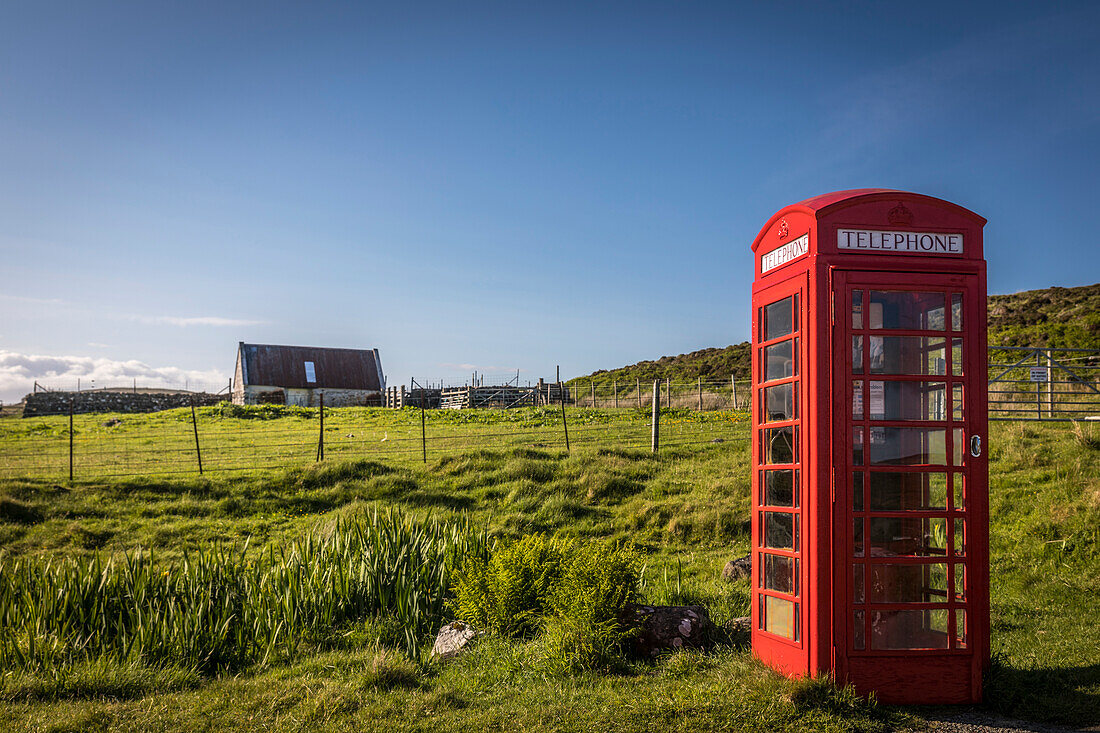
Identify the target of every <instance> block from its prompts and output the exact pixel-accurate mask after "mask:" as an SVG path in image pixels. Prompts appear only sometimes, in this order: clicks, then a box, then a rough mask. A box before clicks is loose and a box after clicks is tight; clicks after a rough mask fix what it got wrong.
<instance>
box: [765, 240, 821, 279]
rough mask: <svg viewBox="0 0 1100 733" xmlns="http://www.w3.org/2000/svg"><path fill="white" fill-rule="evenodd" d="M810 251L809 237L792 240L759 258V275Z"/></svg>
mask: <svg viewBox="0 0 1100 733" xmlns="http://www.w3.org/2000/svg"><path fill="white" fill-rule="evenodd" d="M809 251H810V235H809V234H803V235H802V236H801V237H799V238H798V239H792V240H791V241H789V242H787V243H786V244H784V245H781V246H779V247H776V248H775V249H773V250H772V251H771V252H765V253H764V255H763V256H762V257H761V258H760V274H761V275H763V274H764V273H765V272H767V271H768V270H774V269H775V268H777V267H779V266H780V265H785V264H787V263H788V262H790V261H791V260H793V259H795V258H797V257H801V256H802V255H804V254H806V253H807V252H809Z"/></svg>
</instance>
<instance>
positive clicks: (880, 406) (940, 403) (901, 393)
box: [870, 381, 947, 420]
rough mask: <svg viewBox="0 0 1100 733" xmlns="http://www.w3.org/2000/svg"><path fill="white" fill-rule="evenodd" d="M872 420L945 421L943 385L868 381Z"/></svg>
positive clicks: (944, 391)
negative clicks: (869, 383)
mask: <svg viewBox="0 0 1100 733" xmlns="http://www.w3.org/2000/svg"><path fill="white" fill-rule="evenodd" d="M870 392H871V397H870V399H871V419H872V420H946V419H947V385H946V384H944V383H943V382H878V381H872V382H871V385H870Z"/></svg>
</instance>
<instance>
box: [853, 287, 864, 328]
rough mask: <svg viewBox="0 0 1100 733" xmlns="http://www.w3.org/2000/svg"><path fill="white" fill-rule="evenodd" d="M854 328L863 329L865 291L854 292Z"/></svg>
mask: <svg viewBox="0 0 1100 733" xmlns="http://www.w3.org/2000/svg"><path fill="white" fill-rule="evenodd" d="M852 328H853V329H855V330H859V329H861V328H863V291H862V290H853V291H852Z"/></svg>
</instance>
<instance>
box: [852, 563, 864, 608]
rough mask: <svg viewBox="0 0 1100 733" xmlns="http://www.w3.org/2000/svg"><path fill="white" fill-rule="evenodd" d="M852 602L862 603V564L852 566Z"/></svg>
mask: <svg viewBox="0 0 1100 733" xmlns="http://www.w3.org/2000/svg"><path fill="white" fill-rule="evenodd" d="M852 602H853V603H863V566H862V565H853V566H852Z"/></svg>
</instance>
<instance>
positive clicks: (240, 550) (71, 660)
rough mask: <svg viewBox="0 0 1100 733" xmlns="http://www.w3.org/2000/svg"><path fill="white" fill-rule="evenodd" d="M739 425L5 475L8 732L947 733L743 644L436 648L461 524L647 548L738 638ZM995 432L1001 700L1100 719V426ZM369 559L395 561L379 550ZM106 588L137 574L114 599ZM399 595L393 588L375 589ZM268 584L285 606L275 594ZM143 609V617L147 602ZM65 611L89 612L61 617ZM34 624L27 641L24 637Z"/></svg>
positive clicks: (529, 639) (994, 704)
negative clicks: (729, 578)
mask: <svg viewBox="0 0 1100 733" xmlns="http://www.w3.org/2000/svg"><path fill="white" fill-rule="evenodd" d="M593 412H597V411H593ZM378 413H379V418H378V419H379V420H385V419H391V420H393V424H392V425H391V430H393V429H394V428H397V427H398V426H399V423H400V420H401V419H403V418H402V416H401V415H399V414H396V413H395V412H394V411H382V410H379V411H378ZM493 418H495V416H494V415H492V414H489V413H486V414H485V419H493ZM132 419H133V420H135V421H137V420H141V419H150V418H148V417H144V416H143V417H134V418H132ZM286 419H289V418H285V417H284V418H273V420H286ZM639 419H641V417H640V418H639ZM731 430H732V432H733V433H734V434H732V435H729V436H728V439H726V440H723V441H722V442H705V443H698V444H692V445H683V446H676V447H674V448H671V449H669V450H662V452H661V454H660V456H659V457H654V456H653V455H652V454H650V453H649V452H648V451H639V450H631V449H622V448H606V447H603V448H596V447H594V446H593V447H587V448H583V449H580V450H578V449H577V448H576V446H574V448H573V450H572V451H571V452H570V453H566V452H564V451H562V450H558V449H553V448H542V449H536V448H533V447H530V446H529V447H526V448H518V447H514V448H507V449H504V450H469V451H467V452H464V453H461V454H459V455H445V456H440V457H438V458H433V459H431V460H429V462H427V463H421V462H418V461H407V462H406V461H400V460H397V461H392V462H391V461H390V460H388V459H387V460H386V461H384V462H383V461H380V460H375V459H368V458H361V459H360V460H352V461H348V460H343V461H340V460H338V461H325V462H322V463H318V464H314V465H310V466H306V467H298V468H293V469H288V470H265V469H260V468H258V469H256V470H255V471H252V472H243V473H238V472H233V473H229V472H215V473H214V474H213V475H209V474H208V475H207V476H204V477H199V476H194V475H190V476H188V475H178V476H173V477H171V478H161V479H152V478H148V479H127V480H118V479H99V480H88V481H77V482H75V483H73V484H71V485H69V486H64V487H63V486H60V485H59V484H57V483H56V481H55V480H53V479H39V480H35V479H22V480H8V481H0V546H3V547H4V552H0V558H4V559H2V560H0V564H4V563H6V567H7V568H8V572H0V579H3V580H4V581H5V582H6V583H8V584H9V585H10V586H11V588H10V590H12V591H16V590H18V591H19V593H14V592H12V593H8V594H7V595H6V596H4V597H6V598H7V601H6V602H7V603H8V605H9V606H11V607H12V608H16V607H19V606H20V605H21V604H22V605H25V602H24V601H25V599H26V598H35V597H41V598H42V599H43V600H44V601H48V602H49V604H50V606H49V608H46V607H45V606H43V613H42V614H41V615H40V616H39V619H40V621H39V622H38V626H36V627H35V628H39V631H40V634H41V635H40V636H38V637H37V638H36V641H38V642H41V643H39V644H36V645H35V646H34V647H33V648H31V647H30V646H28V645H26V644H20V643H16V644H8V645H7V646H5V647H4V655H3V660H4V661H3V664H0V730H11V731H20V730H28V731H29V730H89V729H90V730H133V729H150V730H151V729H155V730H200V729H201V730H257V729H287V730H289V729H293V730H303V729H339V730H432V731H438V732H439V733H444V732H446V731H467V730H471V729H485V730H494V729H526V730H546V729H556V730H578V731H584V730H590V731H600V732H601V733H606V732H608V731H641V730H657V729H660V730H667V731H677V730H684V731H687V730H716V731H717V730H722V731H738V730H761V731H763V730H769V731H770V730H837V731H841V730H859V731H887V730H899V729H909V730H914V729H920V728H922V727H923V726H924V723H923V721H921V720H920V719H919V718H917V717H914V716H919V715H921V714H922V711H921V710H905V709H899V708H892V707H888V706H883V705H876V704H874V703H873V702H867V701H864V700H859V699H857V698H855V697H854V696H853V695H852V694H851V692H850V691H848V690H837V689H835V688H833V687H832V686H831V685H829V684H828V682H827V681H824V680H806V681H802V682H791V681H788V680H785V679H783V678H781V677H779V676H778V675H776V674H774V673H773V672H771V671H770V670H768V669H766V668H764V667H763V666H762V665H761V664H759V663H758V662H756V661H754V660H753V658H752V655H751V652H750V650H749V649H748V646H747V637H746V636H745V635H744V634H743V633H730V634H725V633H723V634H721V635H719V637H718V638H716V639H715V645H714V647H713V648H712V649H710V650H708V651H693V650H685V651H683V652H680V653H676V654H670V655H667V656H662V657H660V658H658V659H656V660H654V661H641V660H633V659H618V660H617V661H616V662H615V663H614V664H613V665H609V666H606V667H603V666H601V667H596V668H593V669H589V670H587V671H582V672H575V671H569V670H560V669H557V668H556V667H555V666H554V665H553V664H550V662H553V661H554V659H555V657H554V655H553V650H554V648H555V647H554V642H555V639H556V638H558V637H554V636H553V635H552V634H551V633H550V632H551V631H552V627H547V628H544V627H543V626H542V625H541V622H540V625H539V630H538V631H537V632H536V633H535V635H534V636H521V637H518V638H516V637H513V636H509V635H506V634H504V633H500V632H497V633H493V634H490V635H489V636H487V637H485V638H484V639H483V640H482V642H481V643H479V644H478V645H477V646H475V647H474V649H473V651H472V652H470V653H469V654H467V655H464V656H463V657H461V658H459V659H458V660H456V661H455V662H454V663H451V664H447V665H440V664H438V663H437V662H435V661H432V660H431V659H430V658H429V657H428V649H429V648H430V644H431V633H430V631H431V629H432V628H434V626H435V624H437V623H439V622H440V621H442V620H447V619H449V618H451V615H450V614H451V613H453V612H455V611H456V610H461V605H462V604H459V603H457V602H456V601H455V597H454V595H453V594H452V591H451V589H450V588H449V587H448V586H445V585H443V584H442V583H441V580H442V578H443V575H439V574H433V573H435V572H436V570H439V569H440V568H442V570H439V572H440V573H443V572H444V571H446V569H447V567H448V566H449V565H450V564H451V562H452V560H451V559H448V558H456V557H457V555H454V554H448V552H450V549H451V548H453V547H454V543H455V542H456V541H462V542H465V541H466V540H465V539H463V538H464V537H468V536H469V535H467V534H466V530H465V529H463V530H462V531H461V532H460V533H458V534H455V533H453V532H451V531H450V530H448V532H447V533H444V532H443V531H442V529H445V528H447V527H461V528H469V529H470V531H473V532H476V533H477V534H478V535H480V533H482V532H484V533H486V535H487V536H488V539H489V540H490V543H491V544H492V543H496V544H495V547H494V549H493V550H492V553H493V554H492V556H493V557H496V556H497V552H499V551H503V550H506V549H507V548H509V547H515V546H517V545H515V544H513V543H518V542H523V541H524V540H525V538H528V539H527V540H526V541H527V542H528V543H530V542H535V543H536V544H539V546H543V545H544V544H545V543H541V541H538V540H530V539H529V538H530V537H531V536H532V535H542V536H545V537H554V538H557V540H560V541H562V542H571V543H578V545H577V546H578V547H589V546H595V544H594V543H615V546H622V544H621V543H624V542H629V543H632V545H633V547H634V548H635V549H636V550H637V552H638V553H640V554H641V556H642V557H643V558H644V562H645V566H644V567H643V568H642V569H641V570H640V572H641V576H642V582H641V584H640V587H639V588H638V594H639V597H640V598H642V599H644V600H645V601H646V602H651V603H701V604H703V605H704V606H706V607H707V608H708V609H709V611H710V615H711V618H712V619H713V620H714V621H715V622H717V623H718V624H719V625H720V626H723V625H725V624H728V623H729V622H730V621H731V619H733V618H736V617H739V616H743V615H746V614H747V613H748V610H749V609H748V604H749V599H750V588H749V584H748V581H747V580H739V581H736V582H733V583H725V582H723V581H722V580H721V578H720V573H721V569H722V566H723V565H724V563H725V562H726V561H727V560H728V559H729V558H730V557H735V556H740V555H743V554H745V553H746V552H748V550H749V543H750V536H749V520H750V487H749V471H748V466H749V463H750V459H751V450H750V442H749V440H748V437H749V426H748V425H747V423H745V422H743V421H739V422H735V423H733V424H732V428H731ZM989 443H990V446H991V452H990V508H991V514H992V517H993V522H992V526H991V536H990V551H991V552H990V555H991V566H992V568H991V569H992V573H991V575H992V579H991V580H992V589H991V590H992V643H993V652H994V665H993V669H992V670H991V673H990V675H989V677H988V678H987V691H988V695H987V707H988V708H989V709H990V710H992V711H995V712H998V713H1002V714H1007V715H1011V716H1013V717H1017V718H1025V719H1028V720H1046V721H1056V722H1061V723H1067V724H1071V725H1077V726H1087V725H1095V724H1097V723H1098V722H1100V645H1098V644H1097V642H1096V639H1097V638H1098V636H1100V617H1098V616H1097V615H1096V614H1095V612H1094V611H1093V608H1092V606H1093V605H1095V603H1094V600H1095V598H1096V595H1097V593H1098V592H1100V529H1098V527H1100V478H1098V477H1100V430H1097V426H1088V425H1083V424H1082V425H1077V426H1073V425H1068V424H1052V425H1029V424H1009V423H997V424H995V425H992V426H991V428H990V441H989ZM391 511H392V512H400V513H401V515H400V516H402V517H404V518H405V519H402V520H401V521H400V522H398V521H396V520H393V521H388V522H384V523H383V524H382V525H381V526H382V527H383V529H384V530H385V531H383V532H381V533H376V534H370V532H373V531H374V530H373V529H372V528H373V527H375V526H377V525H378V520H377V519H372V518H374V517H392V516H394V515H391V514H389V512H391ZM376 512H377V514H376ZM406 522H407V523H406ZM433 522H439V523H441V524H440V525H439V526H440V527H441V529H440V530H439V531H436V530H432V529H430V528H431V527H432V526H433V525H432V524H431V523H433ZM349 530H351V531H354V532H355V533H357V534H355V535H350V534H349ZM361 531H362V532H367V533H368V534H364V535H359V534H358V533H359V532H361ZM425 532H426V533H427V534H425ZM418 537H420V538H423V540H420V539H417V538H418ZM248 538H251V539H250V541H249V542H248V543H247V544H246V540H247V539H248ZM372 538H373V539H372ZM474 539H475V544H476V545H477V546H479V547H483V548H484V547H485V545H483V544H481V540H477V539H476V538H474ZM367 540H370V542H369V543H368V541H367ZM383 540H384V541H383ZM557 540H556V541H557ZM411 541H415V542H420V543H421V545H419V546H423V547H427V548H428V549H429V550H430V549H431V547H436V546H439V547H441V548H442V549H443V550H444V552H443V553H442V554H440V553H436V555H434V557H437V558H438V559H439V562H423V563H421V562H419V560H418V561H417V562H415V563H411V564H410V562H409V558H410V557H416V558H421V557H425V556H426V554H425V551H423V550H416V551H415V552H413V551H411V550H410V552H397V553H394V552H392V551H391V550H393V549H394V548H398V549H399V548H400V547H404V546H405V545H407V544H409V543H410V542H411ZM437 541H438V542H437ZM349 542H350V544H348V543H349ZM433 543H435V544H433ZM368 544H371V545H374V546H376V547H377V549H376V550H373V551H372V552H371V553H364V552H362V551H361V550H362V548H363V547H365V546H367V545H368ZM414 549H415V548H414ZM138 552H140V553H141V556H140V557H141V559H140V561H139V559H138V557H137V556H136V555H135V553H138ZM428 554H430V553H428ZM376 558H377V563H376V562H375V559H376ZM490 562H491V560H490ZM108 563H109V564H110V568H111V569H110V571H109V572H107V570H108V567H107V565H108ZM421 565H422V566H423V570H426V571H430V572H429V575H431V577H430V578H428V580H429V581H431V582H430V583H427V584H426V585H424V586H423V588H424V589H426V590H425V591H424V592H425V593H426V595H425V596H424V598H423V603H424V604H425V605H424V606H423V608H426V609H427V610H426V611H425V612H424V613H425V614H426V615H424V616H422V617H418V618H423V623H421V622H417V623H412V624H410V623H408V618H407V617H408V616H409V614H410V613H412V614H413V615H414V616H416V615H417V614H416V613H413V612H414V611H415V610H416V606H411V605H410V606H407V607H406V606H404V605H396V606H394V605H393V603H392V600H391V601H386V600H385V599H383V598H381V597H379V598H377V599H376V598H375V596H373V595H371V593H372V592H373V591H372V590H371V588H386V589H389V588H394V589H395V590H396V589H397V588H399V587H400V586H401V585H402V584H401V583H398V582H391V581H390V580H388V579H389V578H390V574H389V573H390V570H389V569H392V570H393V572H394V573H397V574H398V575H400V576H401V577H406V578H411V579H414V580H415V578H416V577H418V576H417V575H416V574H415V573H420V572H421ZM17 568H18V569H17ZM433 568H434V569H435V570H433ZM345 571H347V572H345ZM414 571H415V573H414ZM601 577H602V575H601ZM104 578H107V579H108V580H110V581H111V582H116V581H117V583H119V585H118V586H117V587H116V586H115V585H111V586H110V587H109V588H107V589H106V591H104V592H103V593H98V592H97V591H96V589H97V588H100V587H101V584H102V583H104V582H105V581H104ZM218 578H221V579H224V582H222V581H219V582H216V583H214V582H212V580H213V579H218ZM372 578H381V579H383V580H385V581H386V582H385V583H383V584H380V585H374V586H371V587H367V586H366V584H367V583H369V582H371V580H372ZM38 582H40V583H41V584H42V585H41V586H38V585H35V583H38ZM414 585H415V584H414ZM39 587H41V588H50V589H53V590H54V591H60V590H63V589H66V588H67V589H68V590H69V591H71V592H65V593H61V592H51V593H45V594H41V593H38V592H37V591H34V589H35V588H39ZM418 587H420V586H418ZM261 588H279V591H278V592H275V593H271V594H263V593H255V592H254V591H255V590H256V589H261ZM24 589H25V590H28V591H32V592H31V595H30V596H27V595H26V594H23V593H22V590H24ZM413 590H415V588H414V589H413ZM133 591H141V592H140V593H135V592H133ZM223 591H224V592H223ZM440 593H443V594H445V596H446V598H444V599H443V600H444V603H443V604H442V605H441V604H440V600H441V598H442V597H441V596H440V595H439V594H440ZM0 596H3V594H0ZM139 596H141V597H143V598H144V599H145V601H144V603H145V605H143V606H141V607H140V609H138V608H136V607H134V604H133V603H132V602H131V601H130V600H129V599H131V598H137V597H139ZM410 597H411V596H410ZM104 598H107V599H110V598H115V599H124V600H125V604H124V605H110V604H106V605H105V603H104V600H103V599H104ZM164 598H167V599H169V601H170V602H169V603H159V604H157V603H150V601H153V600H156V599H164ZM196 601H197V603H196ZM268 602H270V604H273V605H270V607H268V606H265V605H264V604H265V603H268ZM120 603H121V601H120ZM452 603H454V604H455V605H452ZM173 604H174V605H173ZM456 606H458V608H456ZM60 608H64V609H68V610H69V611H70V612H72V611H74V610H80V609H81V608H84V609H86V613H85V614H84V615H83V616H80V617H79V618H77V617H76V616H73V615H72V614H71V613H70V614H69V615H64V616H62V615H61V614H58V613H57V609H60ZM47 611H48V613H46V612H47ZM207 616H216V617H217V618H220V619H222V621H221V622H220V624H222V625H221V626H218V628H217V629H212V630H211V631H214V632H217V633H216V634H214V635H213V636H212V635H211V634H210V633H207V626H209V625H204V624H198V623H194V619H198V618H204V617H207ZM139 617H140V618H139ZM2 618H4V616H3V614H0V630H3V621H2ZM9 618H10V617H9ZM126 619H130V621H131V622H132V623H130V625H129V626H127V627H125V628H123V627H122V626H120V625H119V624H121V623H122V621H125V620H126ZM403 619H404V620H403ZM429 620H430V621H431V623H430V624H429V623H427V622H428V621H429ZM101 621H103V622H104V623H100V622H101ZM273 621H274V623H272V622H273ZM280 622H282V624H283V625H280ZM173 624H174V625H173ZM490 626H491V624H490ZM85 627H86V628H85ZM221 628H224V629H225V630H226V633H224V634H222V633H221V631H220V630H219V629H221ZM283 628H285V629H287V630H288V631H291V633H288V634H286V635H284V634H283V633H282V632H280V629H283ZM725 628H729V627H728V626H727V627H725ZM26 629H27V627H26V626H25V625H19V626H17V627H16V628H15V629H14V631H15V632H16V634H17V636H16V637H14V638H17V639H22V638H25V636H26V634H25V633H24V632H25V631H26ZM80 629H85V632H86V633H85V632H80V633H84V634H85V635H84V636H81V637H79V639H77V640H78V641H80V643H79V644H77V643H73V642H74V639H76V637H74V636H72V635H73V634H75V633H77V632H79V631H80ZM7 631H8V636H9V638H11V632H12V631H13V629H8V630H7ZM116 632H117V633H116ZM19 634H23V636H19ZM0 637H3V634H2V633H0ZM85 640H86V642H87V643H85ZM185 642H186V643H185ZM414 647H415V648H414Z"/></svg>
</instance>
